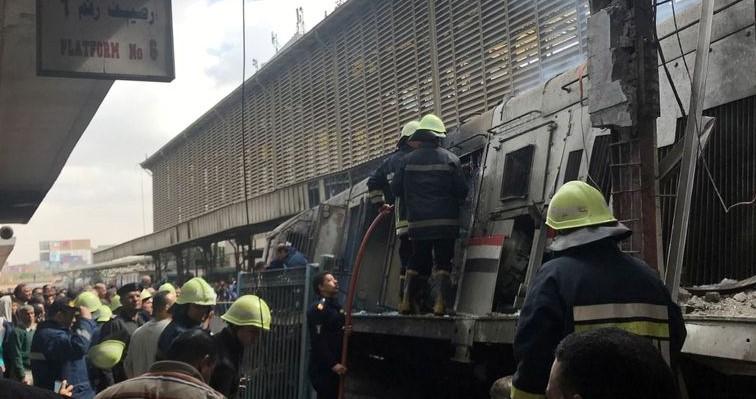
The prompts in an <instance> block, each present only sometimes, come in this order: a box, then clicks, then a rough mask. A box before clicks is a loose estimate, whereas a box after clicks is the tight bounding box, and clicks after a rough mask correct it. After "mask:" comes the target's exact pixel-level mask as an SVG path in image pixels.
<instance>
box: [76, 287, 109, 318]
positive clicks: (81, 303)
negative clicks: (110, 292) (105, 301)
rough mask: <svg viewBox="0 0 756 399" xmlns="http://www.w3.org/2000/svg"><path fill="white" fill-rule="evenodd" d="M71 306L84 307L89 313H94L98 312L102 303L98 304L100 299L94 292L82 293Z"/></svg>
mask: <svg viewBox="0 0 756 399" xmlns="http://www.w3.org/2000/svg"><path fill="white" fill-rule="evenodd" d="M73 306H75V307H77V308H78V307H85V308H87V309H89V311H90V312H93V313H94V312H96V311H98V310H100V307H101V306H102V302H100V298H99V297H98V296H97V294H95V293H94V292H92V291H84V292H82V293H81V294H79V296H77V297H76V300H74V301H73Z"/></svg>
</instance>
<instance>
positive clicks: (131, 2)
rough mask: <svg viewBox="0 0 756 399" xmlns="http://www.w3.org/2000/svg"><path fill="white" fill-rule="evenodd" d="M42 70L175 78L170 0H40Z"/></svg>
mask: <svg viewBox="0 0 756 399" xmlns="http://www.w3.org/2000/svg"><path fill="white" fill-rule="evenodd" d="M37 75H40V76H61V77H74V78H94V79H123V80H146V81H160V82H170V81H172V80H173V79H174V77H175V72H174V61H173V23H172V15H171V1H170V0H112V1H97V0H78V1H77V0H57V1H50V0H37Z"/></svg>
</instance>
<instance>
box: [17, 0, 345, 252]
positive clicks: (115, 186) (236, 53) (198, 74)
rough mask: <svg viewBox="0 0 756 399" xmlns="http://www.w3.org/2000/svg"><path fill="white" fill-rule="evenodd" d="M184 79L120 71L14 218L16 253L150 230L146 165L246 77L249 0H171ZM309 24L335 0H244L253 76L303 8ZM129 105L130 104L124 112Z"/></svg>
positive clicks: (249, 66) (125, 237)
mask: <svg viewBox="0 0 756 399" xmlns="http://www.w3.org/2000/svg"><path fill="white" fill-rule="evenodd" d="M172 3H173V36H174V53H175V67H176V79H175V80H174V81H173V82H171V83H154V82H131V81H116V82H115V83H114V84H113V87H112V88H111V89H110V92H109V93H108V95H107V96H106V97H105V100H104V101H103V102H102V104H101V105H100V108H99V110H98V111H97V113H96V114H95V116H94V118H93V119H92V121H91V122H90V124H89V126H88V127H87V129H86V130H85V131H84V134H83V135H82V137H81V139H80V140H79V143H78V144H77V145H76V147H75V148H74V150H73V152H72V153H71V156H70V157H69V159H68V162H67V163H66V165H65V167H64V168H63V170H62V171H61V173H60V176H58V179H57V181H56V182H55V184H54V185H53V187H52V188H51V189H50V191H49V192H48V194H47V197H46V198H45V200H44V201H43V202H42V204H41V205H40V207H39V208H38V209H37V212H36V213H35V214H34V216H33V217H32V219H31V220H30V221H29V223H28V224H26V225H12V227H13V230H14V231H15V234H16V246H15V249H14V250H13V252H12V253H11V255H10V257H9V259H8V262H9V263H10V264H12V265H13V264H22V263H27V262H31V261H35V260H38V258H39V253H38V252H39V241H48V240H68V239H86V238H89V239H91V240H92V244H93V246H94V247H96V246H99V245H108V244H118V243H121V242H124V241H128V240H130V239H133V238H136V237H139V236H142V235H144V234H148V233H150V232H152V180H151V177H150V175H149V174H148V172H147V171H144V170H142V169H141V168H140V167H139V163H140V162H141V161H144V159H145V157H147V156H149V155H152V154H153V153H154V152H155V151H157V150H158V149H159V148H160V147H161V146H162V145H163V144H165V143H167V142H168V141H169V140H170V139H171V138H173V137H174V136H175V135H177V134H178V133H180V132H181V131H182V130H183V129H184V128H185V127H187V126H189V125H190V124H191V123H192V122H193V121H195V120H196V119H197V118H199V117H200V116H201V115H202V114H204V113H205V111H207V110H208V109H209V108H210V107H212V106H213V105H215V104H216V103H217V102H218V101H220V100H221V99H222V98H223V97H225V96H226V95H228V94H229V93H230V92H231V91H232V90H233V89H234V88H236V87H237V86H238V85H239V84H241V79H242V76H241V75H242V18H241V16H242V12H241V7H242V0H180V1H173V2H172ZM299 6H301V7H302V8H303V10H304V20H305V28H306V29H310V28H312V27H313V26H315V25H316V24H317V23H318V22H319V21H320V20H322V19H323V17H324V15H325V13H326V12H328V13H329V14H330V13H331V12H332V11H333V9H334V8H335V7H336V1H335V0H258V1H253V0H246V39H247V76H248V77H249V76H250V75H251V74H252V73H253V72H254V67H253V66H252V59H257V60H258V61H259V62H260V63H262V62H265V61H267V60H269V59H270V58H271V57H272V56H273V55H274V54H275V48H274V47H273V45H272V43H271V32H276V34H277V36H278V41H279V43H280V46H283V44H284V43H286V42H287V41H288V39H289V38H291V37H292V35H294V33H295V32H296V8H297V7H299ZM124 111H128V112H124Z"/></svg>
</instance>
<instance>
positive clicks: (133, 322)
mask: <svg viewBox="0 0 756 399" xmlns="http://www.w3.org/2000/svg"><path fill="white" fill-rule="evenodd" d="M141 291H142V290H141V288H140V286H139V284H136V283H129V284H125V285H123V286H122V287H121V288H119V289H118V297H119V299H120V303H121V307H119V308H117V309H116V310H115V311H114V312H113V318H112V319H111V320H109V321H108V322H106V323H105V324H103V325H102V327H100V334H99V340H98V342H97V343H98V344H99V343H101V342H104V341H108V340H116V341H121V342H122V343H123V344H124V347H128V346H129V341H130V340H131V335H132V334H134V331H136V329H137V328H139V326H141V325H142V324H144V323H143V322H142V319H141V318H139V311H140V309H141V305H142V301H141V299H140V293H141ZM99 370H100V373H98V374H99V375H98V377H99V378H95V379H98V380H99V381H98V382H97V386H98V388H101V387H103V386H109V385H112V384H113V383H114V382H115V383H118V382H121V381H124V380H126V379H127V378H128V377H127V376H126V371H125V370H124V368H123V361H122V359H121V360H119V361H118V362H117V364H116V365H115V366H114V367H112V368H108V369H102V368H99Z"/></svg>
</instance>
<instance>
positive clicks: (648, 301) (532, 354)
mask: <svg viewBox="0 0 756 399" xmlns="http://www.w3.org/2000/svg"><path fill="white" fill-rule="evenodd" d="M546 225H548V226H549V227H550V228H552V229H554V230H556V232H557V236H556V238H555V239H554V241H553V242H552V244H551V247H550V248H551V250H552V251H554V252H555V258H554V259H552V260H550V261H548V262H546V263H544V264H543V266H541V269H540V270H539V271H538V273H537V274H536V276H535V278H534V280H533V283H532V285H531V286H530V288H529V290H528V294H527V296H526V297H525V304H524V305H523V308H522V311H521V312H520V320H519V322H518V324H517V333H516V335H515V339H514V357H515V360H516V361H517V372H516V373H515V376H514V380H513V382H512V385H513V386H512V399H523V398H526V399H532V398H538V397H544V392H545V389H546V384H547V382H548V380H549V369H550V367H551V365H552V363H553V361H554V349H555V348H556V347H557V345H558V344H559V342H560V341H561V340H562V339H563V338H564V337H565V336H567V335H568V334H570V333H572V332H583V331H591V330H595V329H599V328H605V327H615V328H619V329H621V330H624V331H627V332H630V333H633V334H635V335H639V336H641V337H644V338H646V339H648V341H649V342H651V343H652V344H653V345H654V347H656V348H657V349H658V350H659V352H660V353H661V355H662V357H663V358H664V359H665V360H666V361H667V362H668V363H674V360H675V358H676V356H677V355H678V354H679V353H680V349H681V348H682V345H683V341H684V340H685V335H686V334H685V324H684V322H683V319H682V313H681V312H680V308H679V307H678V306H677V305H676V304H675V303H674V302H673V301H672V299H671V298H670V295H669V292H668V291H667V289H666V287H665V286H664V284H663V283H662V281H661V280H660V279H659V277H658V276H657V275H656V272H655V271H654V270H653V269H651V267H649V266H648V265H647V264H645V263H644V262H643V261H642V260H640V259H638V258H635V257H633V256H630V255H628V254H625V253H622V251H620V249H619V247H618V246H617V241H618V240H622V239H624V238H627V237H628V236H629V235H630V234H631V232H630V230H629V229H628V228H627V227H625V226H624V225H623V224H622V223H619V222H618V221H617V219H615V218H614V216H613V215H612V213H611V212H610V211H609V207H608V206H607V205H606V202H605V201H604V197H603V195H602V194H601V192H599V191H598V190H596V189H595V188H593V187H591V186H590V185H588V184H586V183H583V182H581V181H571V182H569V183H566V184H564V185H563V186H562V187H561V188H560V189H559V191H557V193H556V194H555V195H554V197H553V198H552V199H551V201H550V203H549V210H548V214H547V217H546Z"/></svg>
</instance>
